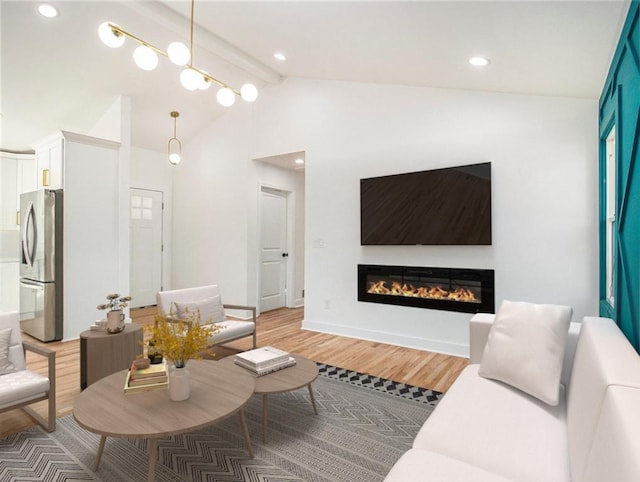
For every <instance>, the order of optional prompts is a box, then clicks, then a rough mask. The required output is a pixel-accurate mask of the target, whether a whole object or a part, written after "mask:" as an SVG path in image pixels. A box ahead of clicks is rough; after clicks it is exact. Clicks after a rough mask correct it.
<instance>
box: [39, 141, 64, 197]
mask: <svg viewBox="0 0 640 482" xmlns="http://www.w3.org/2000/svg"><path fill="white" fill-rule="evenodd" d="M34 147H35V151H36V170H37V172H36V181H37V186H36V188H37V189H41V188H47V189H62V188H63V187H64V137H63V135H62V133H59V134H56V135H54V136H52V137H48V138H46V139H44V140H42V141H41V142H39V143H37V144H36V145H35V146H34Z"/></svg>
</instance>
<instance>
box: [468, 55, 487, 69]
mask: <svg viewBox="0 0 640 482" xmlns="http://www.w3.org/2000/svg"><path fill="white" fill-rule="evenodd" d="M469 63H470V64H471V65H473V66H474V67H485V66H487V65H489V64H490V63H491V61H490V60H489V59H488V58H486V57H471V58H470V59H469Z"/></svg>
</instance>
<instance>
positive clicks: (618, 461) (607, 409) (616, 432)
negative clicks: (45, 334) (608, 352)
mask: <svg viewBox="0 0 640 482" xmlns="http://www.w3.org/2000/svg"><path fill="white" fill-rule="evenodd" d="M638 407H640V389H638V388H629V387H621V386H612V387H609V388H608V389H607V394H606V396H605V400H604V405H603V406H602V411H601V412H600V417H599V419H598V424H597V426H596V430H595V436H594V438H593V444H592V445H591V449H590V450H589V456H588V457H587V465H586V467H585V472H584V478H583V479H582V480H583V481H584V482H602V481H603V480H615V481H616V482H632V481H633V482H636V481H637V480H639V479H640V438H639V437H638V434H640V410H638Z"/></svg>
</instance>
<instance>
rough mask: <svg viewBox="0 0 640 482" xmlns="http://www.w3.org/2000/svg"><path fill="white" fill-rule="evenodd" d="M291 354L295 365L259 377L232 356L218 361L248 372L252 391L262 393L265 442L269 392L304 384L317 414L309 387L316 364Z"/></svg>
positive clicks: (286, 389) (264, 439) (237, 370)
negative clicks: (235, 361)
mask: <svg viewBox="0 0 640 482" xmlns="http://www.w3.org/2000/svg"><path fill="white" fill-rule="evenodd" d="M291 356H292V357H294V358H295V359H296V364H295V365H293V366H291V367H287V368H283V369H282V370H278V371H277V372H273V373H269V374H268V375H263V376H261V377H259V376H257V375H255V374H253V373H251V372H250V371H249V370H247V369H245V368H242V367H239V366H238V365H236V364H235V363H234V357H233V356H228V357H226V358H223V359H222V360H220V361H219V362H218V364H220V365H221V366H224V367H228V368H229V369H233V370H234V371H235V372H237V373H242V374H248V375H249V376H251V377H252V378H254V379H255V390H254V393H257V394H261V395H262V439H263V441H264V442H265V443H266V442H267V424H268V420H269V394H271V393H283V392H291V391H293V390H297V389H298V388H302V387H304V386H306V387H307V388H308V389H309V397H310V398H311V405H312V406H313V411H314V413H315V414H316V415H318V409H317V408H316V400H315V398H314V396H313V390H312V389H311V383H312V382H313V381H314V380H315V379H316V378H318V366H317V365H316V364H315V362H313V361H311V360H309V359H308V358H304V357H301V356H299V355H293V354H292V355H291Z"/></svg>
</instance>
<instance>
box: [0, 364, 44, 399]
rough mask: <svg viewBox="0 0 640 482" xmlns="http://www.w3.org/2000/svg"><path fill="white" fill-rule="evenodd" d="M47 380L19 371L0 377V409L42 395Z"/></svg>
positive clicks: (37, 374)
mask: <svg viewBox="0 0 640 482" xmlns="http://www.w3.org/2000/svg"><path fill="white" fill-rule="evenodd" d="M48 390H49V379H48V378H47V377H45V376H43V375H40V374H39V373H36V372H32V371H29V370H20V371H17V372H13V373H8V374H6V375H2V376H0V409H2V408H4V407H7V406H10V405H15V404H16V403H20V402H23V401H28V400H31V399H33V398H37V397H39V396H41V395H44V394H45V393H46V392H47V391H48Z"/></svg>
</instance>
